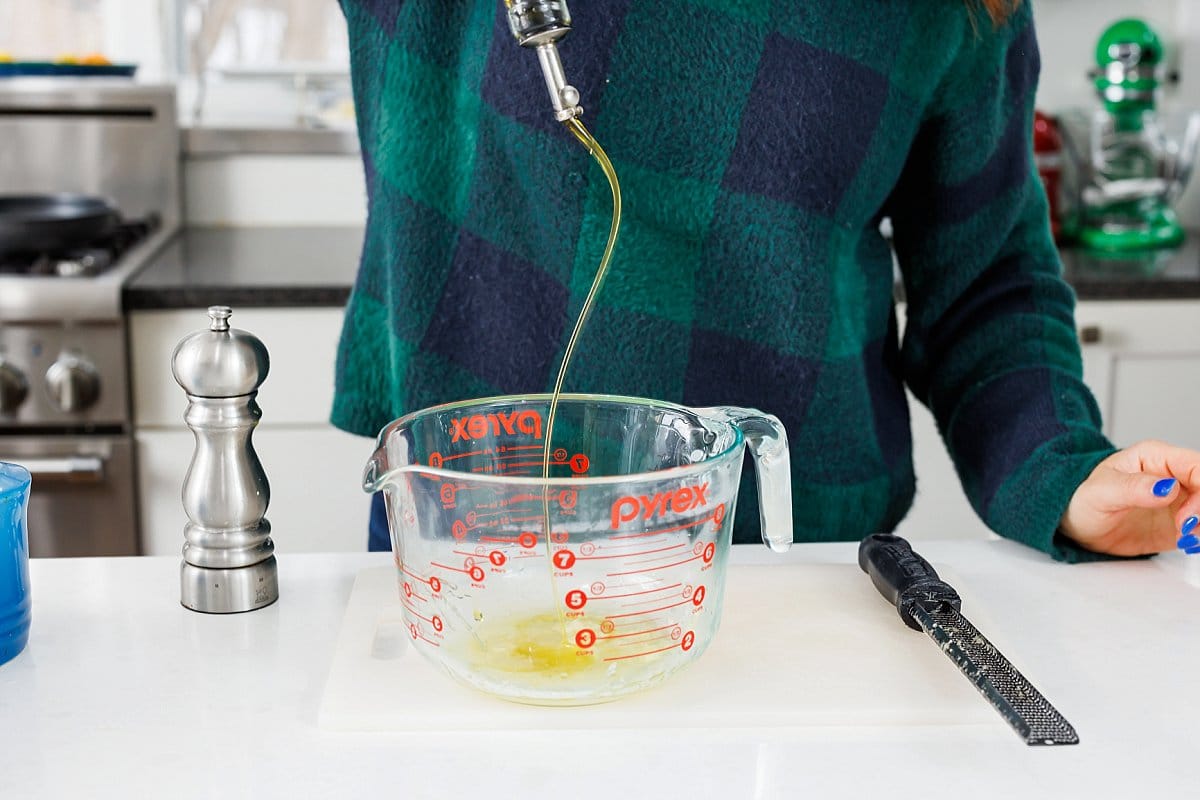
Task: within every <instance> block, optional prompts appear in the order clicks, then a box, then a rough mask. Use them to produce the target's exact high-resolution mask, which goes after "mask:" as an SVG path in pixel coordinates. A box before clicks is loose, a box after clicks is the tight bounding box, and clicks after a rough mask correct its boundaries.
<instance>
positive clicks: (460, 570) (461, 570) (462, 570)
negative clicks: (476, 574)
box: [429, 561, 471, 575]
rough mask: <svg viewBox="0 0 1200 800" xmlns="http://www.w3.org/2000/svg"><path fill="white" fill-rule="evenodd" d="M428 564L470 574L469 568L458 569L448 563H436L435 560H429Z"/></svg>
mask: <svg viewBox="0 0 1200 800" xmlns="http://www.w3.org/2000/svg"><path fill="white" fill-rule="evenodd" d="M429 566H431V567H437V568H438V569H448V570H451V571H453V572H461V573H463V574H464V575H470V574H471V572H470V570H465V569H459V568H458V567H451V566H449V565H447V564H439V563H437V562H436V561H433V562H430V564H429Z"/></svg>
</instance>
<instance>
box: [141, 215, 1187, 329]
mask: <svg viewBox="0 0 1200 800" xmlns="http://www.w3.org/2000/svg"><path fill="white" fill-rule="evenodd" d="M362 239H363V232H362V230H360V229H357V228H348V227H327V228H311V227H303V228H291V227H247V228H202V227H194V228H185V229H184V230H183V231H182V232H181V233H180V234H179V235H178V236H176V237H175V239H174V240H172V241H171V243H169V244H168V245H167V246H166V247H165V248H163V250H162V251H161V252H160V253H159V254H158V255H157V256H156V257H155V258H153V259H152V260H151V261H150V263H149V264H147V265H146V267H145V268H144V269H142V270H141V271H140V272H139V273H138V274H137V275H136V276H135V277H134V278H133V279H132V280H131V281H130V282H129V283H127V284H126V286H125V289H124V293H123V302H124V307H125V309H126V310H158V309H172V308H198V307H203V306H208V305H213V304H224V305H232V306H240V307H256V308H270V307H289V306H290V307H314V306H330V307H337V308H340V307H342V306H344V305H345V304H346V300H347V299H348V298H349V296H350V289H351V287H352V286H353V285H354V279H355V275H356V273H357V270H358V259H359V254H360V251H361V248H362ZM1061 252H1062V259H1063V270H1064V274H1065V275H1066V277H1067V280H1068V281H1070V282H1071V284H1072V285H1073V286H1074V287H1075V291H1076V294H1077V295H1078V296H1079V299H1080V300H1140V299H1188V298H1197V299H1200V232H1193V233H1191V234H1190V235H1189V236H1188V239H1187V241H1186V242H1185V243H1184V244H1183V246H1181V247H1180V248H1178V249H1176V250H1167V251H1162V252H1157V253H1150V254H1147V255H1145V256H1141V257H1138V258H1132V259H1109V258H1100V257H1097V256H1096V255H1094V254H1088V253H1085V252H1083V251H1079V250H1074V249H1070V248H1064V249H1063V250H1062V251H1061Z"/></svg>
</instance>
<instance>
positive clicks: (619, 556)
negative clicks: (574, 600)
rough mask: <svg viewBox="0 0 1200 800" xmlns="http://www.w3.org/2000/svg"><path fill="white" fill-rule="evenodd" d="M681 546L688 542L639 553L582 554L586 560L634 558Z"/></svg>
mask: <svg viewBox="0 0 1200 800" xmlns="http://www.w3.org/2000/svg"><path fill="white" fill-rule="evenodd" d="M681 547H687V542H680V543H679V544H673V545H671V546H670V547H660V548H658V549H656V550H642V551H640V552H637V553H615V554H613V555H611V556H580V558H582V559H583V560H585V561H596V560H599V559H601V558H633V557H634V556H648V555H650V554H651V553H665V552H666V551H667V550H678V549H679V548H681Z"/></svg>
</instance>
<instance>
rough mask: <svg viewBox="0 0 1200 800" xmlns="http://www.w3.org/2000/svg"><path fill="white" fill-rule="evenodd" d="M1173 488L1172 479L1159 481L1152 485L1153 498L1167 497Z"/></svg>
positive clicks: (1173, 482)
mask: <svg viewBox="0 0 1200 800" xmlns="http://www.w3.org/2000/svg"><path fill="white" fill-rule="evenodd" d="M1174 488H1175V479H1174V478H1163V479H1162V480H1161V481H1159V482H1158V483H1156V484H1154V496H1155V497H1166V496H1167V495H1169V494H1170V493H1171V490H1172V489H1174Z"/></svg>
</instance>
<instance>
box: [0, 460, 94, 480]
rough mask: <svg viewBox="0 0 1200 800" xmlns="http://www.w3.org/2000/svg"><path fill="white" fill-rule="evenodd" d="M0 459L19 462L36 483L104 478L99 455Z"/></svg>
mask: <svg viewBox="0 0 1200 800" xmlns="http://www.w3.org/2000/svg"><path fill="white" fill-rule="evenodd" d="M0 461H9V462H11V463H13V464H20V465H21V466H23V467H24V468H25V469H27V470H29V474H30V476H31V477H32V478H33V482H34V484H35V485H36V484H37V482H38V481H47V482H53V483H101V482H102V481H103V480H104V459H103V458H100V457H99V456H66V457H63V458H8V457H5V456H0Z"/></svg>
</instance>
